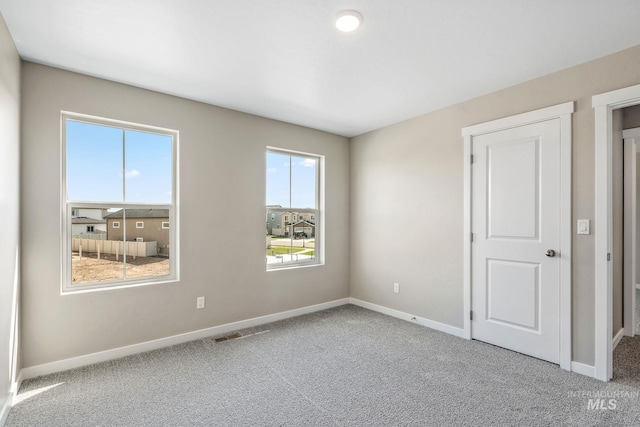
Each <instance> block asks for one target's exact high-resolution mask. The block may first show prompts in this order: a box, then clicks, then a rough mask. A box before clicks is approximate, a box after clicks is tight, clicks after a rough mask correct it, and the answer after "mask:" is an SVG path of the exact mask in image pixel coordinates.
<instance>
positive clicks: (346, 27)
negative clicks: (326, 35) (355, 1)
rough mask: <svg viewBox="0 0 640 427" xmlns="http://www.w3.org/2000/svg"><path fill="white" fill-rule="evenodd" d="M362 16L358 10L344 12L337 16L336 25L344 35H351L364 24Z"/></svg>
mask: <svg viewBox="0 0 640 427" xmlns="http://www.w3.org/2000/svg"><path fill="white" fill-rule="evenodd" d="M362 20H363V19H362V14H360V12H358V11H356V10H343V11H342V12H340V13H338V14H337V15H336V19H335V21H334V24H335V26H336V28H337V29H338V30H340V31H342V32H343V33H350V32H351V31H354V30H355V29H357V28H358V27H359V26H360V24H362Z"/></svg>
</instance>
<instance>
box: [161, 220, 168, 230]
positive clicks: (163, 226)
mask: <svg viewBox="0 0 640 427" xmlns="http://www.w3.org/2000/svg"><path fill="white" fill-rule="evenodd" d="M165 224H166V226H165ZM169 228H170V226H169V221H163V222H162V229H163V230H168V229H169Z"/></svg>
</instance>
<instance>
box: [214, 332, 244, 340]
mask: <svg viewBox="0 0 640 427" xmlns="http://www.w3.org/2000/svg"><path fill="white" fill-rule="evenodd" d="M236 338H242V334H241V333H240V332H236V333H234V334H231V335H227V336H224V337H218V338H214V339H213V341H215V342H224V341H229V340H235V339H236Z"/></svg>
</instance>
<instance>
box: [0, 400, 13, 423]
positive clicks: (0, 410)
mask: <svg viewBox="0 0 640 427" xmlns="http://www.w3.org/2000/svg"><path fill="white" fill-rule="evenodd" d="M14 396H15V393H14V392H13V391H11V392H10V393H9V396H7V400H6V401H4V402H2V404H0V426H4V423H5V422H6V421H7V417H8V416H9V410H10V409H11V405H12V404H13V397H14Z"/></svg>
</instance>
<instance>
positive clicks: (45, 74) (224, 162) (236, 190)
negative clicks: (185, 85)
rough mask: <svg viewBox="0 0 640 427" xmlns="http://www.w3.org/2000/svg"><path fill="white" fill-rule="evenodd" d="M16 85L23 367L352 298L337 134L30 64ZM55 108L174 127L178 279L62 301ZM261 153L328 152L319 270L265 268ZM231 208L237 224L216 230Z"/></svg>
mask: <svg viewBox="0 0 640 427" xmlns="http://www.w3.org/2000/svg"><path fill="white" fill-rule="evenodd" d="M22 78H23V86H22V87H23V90H22V95H23V96H22V102H23V109H22V111H23V124H22V132H23V140H22V143H23V175H22V176H23V181H24V182H23V192H22V212H23V214H22V219H23V221H24V222H25V223H28V224H30V227H28V228H25V230H24V233H23V236H22V237H23V239H22V244H23V261H24V263H23V268H22V273H23V294H24V299H23V306H22V307H23V325H22V326H23V327H22V339H23V341H22V345H23V347H22V349H23V366H24V367H31V366H34V365H39V364H42V363H47V362H52V361H57V360H61V359H65V358H69V357H74V356H80V355H84V354H88V353H92V352H97V351H102V350H107V349H112V348H116V347H120V346H126V345H130V344H135V343H140V342H144V341H148V340H153V339H158V338H163V337H167V336H171V335H175V334H180V333H184V332H189V331H194V330H198V329H202V328H207V327H211V326H216V325H221V324H225V323H229V322H234V321H238V320H243V319H248V318H253V317H256V316H262V315H266V314H270V313H276V312H281V311H285V310H291V309H295V308H299V307H304V306H309V305H313V304H318V303H323V302H327V301H332V300H336V299H340V298H345V297H347V296H348V295H349V284H348V279H349V270H348V266H349V173H348V168H349V143H348V140H347V139H346V138H343V137H339V136H335V135H331V134H327V133H324V132H319V131H314V130H310V129H307V128H303V127H299V126H293V125H290V124H285V123H282V122H277V121H273V120H268V119H264V118H259V117H255V116H251V115H248V114H243V113H238V112H234V111H230V110H226V109H223V108H218V107H213V106H210V105H206V104H201V103H197V102H193V101H188V100H185V99H181V98H176V97H172V96H168V95H163V94H159V93H156V92H151V91H147V90H143V89H138V88H134V87H131V86H126V85H122V84H117V83H113V82H108V81H105V80H100V79H96V78H92V77H87V76H83V75H79V74H74V73H71V72H67V71H62V70H58V69H54V68H49V67H46V66H42V65H36V64H33V63H29V62H25V63H23V67H22ZM61 110H68V111H72V112H78V113H84V114H91V115H97V116H101V117H107V118H113V119H120V120H125V121H130V122H135V123H143V124H148V125H154V126H160V127H166V128H171V129H177V130H179V131H180V151H179V155H180V160H179V167H180V173H179V177H180V186H179V189H180V202H179V206H180V215H181V223H180V227H181V228H180V244H181V281H180V282H179V283H173V284H165V285H156V286H143V287H136V288H129V289H119V290H110V291H104V292H91V293H84V294H73V295H65V296H61V295H60V283H59V280H60V279H59V278H60V265H61V254H60V232H59V230H60V215H59V212H60V164H59V160H58V159H59V158H60V111H61ZM267 146H275V147H281V148H285V149H294V150H300V151H303V152H309V153H316V154H320V155H324V156H325V161H326V185H325V191H326V227H325V233H326V264H325V265H324V266H318V267H310V268H302V269H293V270H280V271H272V272H268V273H267V272H266V268H265V258H264V257H265V252H264V233H265V232H264V227H265V223H264V220H265V218H264V212H265V211H264V209H265V207H264V200H265V195H264V191H265V150H266V147H267ZM230 206H231V207H232V209H233V211H234V223H236V224H242V227H233V226H229V227H226V226H225V227H222V226H215V227H211V226H210V225H211V224H219V225H223V224H226V225H228V224H229V214H228V212H229V207H230ZM172 225H173V224H172ZM198 296H205V297H206V301H207V306H206V308H205V309H204V310H196V309H195V306H196V304H195V302H196V297H198Z"/></svg>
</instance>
